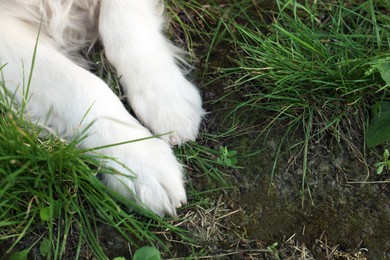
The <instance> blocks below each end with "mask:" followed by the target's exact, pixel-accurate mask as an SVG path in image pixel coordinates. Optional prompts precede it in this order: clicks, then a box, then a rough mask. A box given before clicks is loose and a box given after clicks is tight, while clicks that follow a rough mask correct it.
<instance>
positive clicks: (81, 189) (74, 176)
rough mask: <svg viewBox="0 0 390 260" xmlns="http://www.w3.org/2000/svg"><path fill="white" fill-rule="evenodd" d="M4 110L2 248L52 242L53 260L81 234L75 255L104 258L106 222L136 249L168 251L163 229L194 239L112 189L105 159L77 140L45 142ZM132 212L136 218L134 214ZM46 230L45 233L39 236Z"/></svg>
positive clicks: (0, 135)
mask: <svg viewBox="0 0 390 260" xmlns="http://www.w3.org/2000/svg"><path fill="white" fill-rule="evenodd" d="M0 110H1V111H3V112H2V115H1V117H2V120H0V143H1V148H0V169H1V170H0V180H1V181H0V187H1V189H0V198H1V200H0V227H1V228H0V243H4V242H6V241H8V245H9V248H8V251H9V252H12V249H13V248H14V246H16V245H17V243H18V242H19V241H20V240H21V239H23V238H24V237H29V236H33V237H35V238H36V239H37V243H38V245H40V244H41V243H42V242H43V241H50V243H51V246H52V247H50V251H51V257H53V258H56V259H59V258H62V257H63V255H64V254H65V253H66V252H67V251H66V249H67V243H68V237H70V236H73V237H74V236H75V235H74V234H72V235H71V234H70V233H74V230H75V229H76V230H78V232H79V233H78V235H77V236H78V238H77V239H76V240H77V241H78V245H77V251H76V253H75V256H76V257H79V254H80V250H81V248H82V247H85V246H87V247H89V248H91V249H92V250H93V252H94V254H95V255H96V257H98V258H99V259H103V258H104V256H105V254H104V252H103V250H102V248H101V246H100V245H99V243H100V242H99V234H98V233H97V229H96V226H97V225H98V224H102V223H103V224H106V225H108V226H112V227H113V228H114V229H116V230H117V232H118V234H121V235H122V236H124V237H125V238H126V239H127V240H128V241H129V242H131V244H132V245H134V246H137V245H138V246H139V245H142V244H145V243H147V244H156V245H159V246H162V248H164V243H163V242H162V241H161V239H160V238H159V237H158V236H157V235H156V232H157V231H161V230H163V229H169V230H171V231H172V232H174V233H175V232H176V233H177V235H178V236H179V237H181V239H183V240H188V239H187V238H186V236H185V232H184V231H182V230H179V229H178V228H176V227H175V226H173V225H171V224H169V223H168V222H167V221H166V220H163V219H160V218H159V217H157V216H155V215H153V214H150V213H148V212H146V211H144V210H142V209H140V208H139V207H137V206H136V205H135V204H134V203H132V202H131V201H129V200H126V199H125V198H123V197H121V196H120V195H118V194H116V193H114V192H112V191H110V190H109V189H107V188H106V187H105V186H104V185H103V184H102V183H101V182H100V181H99V180H98V178H97V177H96V174H97V173H98V172H99V174H113V172H111V171H110V169H106V168H104V167H102V166H101V165H99V163H98V160H97V159H98V157H99V155H96V154H93V153H91V152H86V151H85V150H82V149H78V147H77V143H78V141H77V140H74V141H71V142H65V141H61V140H60V139H58V138H56V137H55V136H53V135H50V136H48V137H47V136H45V137H44V138H42V137H40V135H39V133H40V132H42V131H44V130H43V129H40V128H39V127H37V126H35V125H32V124H30V123H27V122H26V121H25V120H23V118H22V115H21V114H17V113H14V112H11V110H10V109H9V108H8V107H5V106H4V103H3V106H2V107H1V108H0ZM119 201H120V202H121V203H120V204H119V203H118V202H119ZM129 209H132V210H133V212H134V213H133V214H129ZM140 215H146V216H148V217H147V218H146V217H142V218H141V217H140ZM40 226H44V229H45V231H44V232H42V231H40V232H38V231H36V229H37V227H40ZM35 232H38V234H36V235H34V233H35ZM72 239H75V238H72ZM10 241H12V242H10ZM4 249H5V248H2V250H4Z"/></svg>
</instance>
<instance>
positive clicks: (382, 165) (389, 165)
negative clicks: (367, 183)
mask: <svg viewBox="0 0 390 260" xmlns="http://www.w3.org/2000/svg"><path fill="white" fill-rule="evenodd" d="M389 156H390V152H389V150H388V149H385V150H384V152H383V161H382V162H377V163H375V168H376V173H377V174H381V173H382V172H383V170H385V169H386V170H389V169H390V160H389Z"/></svg>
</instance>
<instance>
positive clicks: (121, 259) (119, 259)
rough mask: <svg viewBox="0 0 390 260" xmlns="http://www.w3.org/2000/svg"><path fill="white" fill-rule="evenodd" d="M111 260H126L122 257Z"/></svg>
mask: <svg viewBox="0 0 390 260" xmlns="http://www.w3.org/2000/svg"><path fill="white" fill-rule="evenodd" d="M113 260H126V258H124V257H115V258H114V259H113Z"/></svg>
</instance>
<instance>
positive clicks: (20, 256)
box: [8, 248, 30, 260]
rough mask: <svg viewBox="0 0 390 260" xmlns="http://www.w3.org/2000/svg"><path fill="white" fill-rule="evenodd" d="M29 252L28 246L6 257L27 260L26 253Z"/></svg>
mask: <svg viewBox="0 0 390 260" xmlns="http://www.w3.org/2000/svg"><path fill="white" fill-rule="evenodd" d="M29 252H30V248H28V249H25V250H23V251H19V252H16V253H13V254H12V255H10V257H9V258H8V259H9V260H27V256H28V253H29Z"/></svg>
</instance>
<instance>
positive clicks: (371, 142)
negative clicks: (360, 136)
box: [365, 102, 390, 148]
mask: <svg viewBox="0 0 390 260" xmlns="http://www.w3.org/2000/svg"><path fill="white" fill-rule="evenodd" d="M378 104H379V107H378ZM378 104H376V105H374V106H373V110H377V111H374V112H373V114H374V117H373V119H372V120H371V122H370V124H369V125H368V128H367V130H366V135H365V138H366V143H367V146H368V147H369V148H372V147H375V146H377V145H379V144H382V143H384V142H386V141H389V140H390V102H380V103H378Z"/></svg>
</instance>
